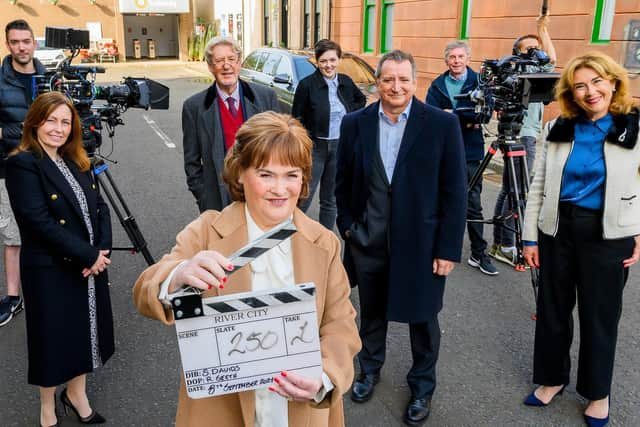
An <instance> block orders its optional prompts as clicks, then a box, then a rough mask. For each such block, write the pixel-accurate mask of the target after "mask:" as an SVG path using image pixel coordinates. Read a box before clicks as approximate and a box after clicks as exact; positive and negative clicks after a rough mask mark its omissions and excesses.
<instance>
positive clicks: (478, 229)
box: [467, 160, 487, 259]
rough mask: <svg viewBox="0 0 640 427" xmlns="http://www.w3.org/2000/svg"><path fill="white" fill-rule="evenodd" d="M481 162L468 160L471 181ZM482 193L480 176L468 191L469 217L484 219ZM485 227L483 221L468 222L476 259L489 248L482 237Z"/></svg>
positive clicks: (472, 253)
mask: <svg viewBox="0 0 640 427" xmlns="http://www.w3.org/2000/svg"><path fill="white" fill-rule="evenodd" d="M480 163H481V161H480V160H472V161H468V162H467V181H471V178H473V175H474V174H475V173H476V170H478V166H480ZM481 193H482V177H480V179H479V180H478V182H477V183H476V185H474V186H473V188H472V189H471V190H470V191H469V193H468V199H467V200H468V201H467V219H474V220H479V219H480V220H481V219H483V216H482V200H480V194H481ZM483 229H484V224H482V223H481V222H467V231H468V233H469V240H470V241H471V255H472V256H473V257H474V258H476V259H480V258H481V257H482V255H484V253H485V252H486V250H487V241H486V240H484V238H483V237H482V232H483Z"/></svg>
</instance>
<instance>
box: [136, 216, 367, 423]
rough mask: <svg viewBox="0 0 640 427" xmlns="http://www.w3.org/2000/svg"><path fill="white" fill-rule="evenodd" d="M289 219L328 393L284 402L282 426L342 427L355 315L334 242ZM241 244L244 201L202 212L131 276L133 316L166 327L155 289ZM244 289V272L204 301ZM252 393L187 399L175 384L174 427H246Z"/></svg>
mask: <svg viewBox="0 0 640 427" xmlns="http://www.w3.org/2000/svg"><path fill="white" fill-rule="evenodd" d="M293 221H294V223H295V225H296V227H297V229H298V232H297V233H296V234H294V235H293V236H292V238H291V249H292V255H293V264H294V276H295V281H296V283H303V282H314V283H315V284H316V305H317V311H318V325H319V329H320V348H321V352H322V368H323V370H324V372H325V373H326V374H327V375H328V376H329V378H330V379H331V381H332V382H333V384H334V385H335V389H334V390H333V391H332V392H331V393H330V394H329V395H327V398H326V399H325V400H324V401H323V402H321V403H320V404H319V405H315V404H313V403H298V402H291V403H289V426H291V427H299V426H309V427H312V426H314V427H315V426H342V425H344V414H343V407H342V394H343V393H344V392H345V391H346V390H348V389H349V387H350V385H351V382H352V380H353V357H354V356H355V354H356V353H357V352H358V351H359V349H360V346H361V344H360V338H359V337H358V331H357V328H356V324H355V320H354V319H355V310H354V308H353V306H352V305H351V302H350V301H349V293H350V288H349V283H348V280H347V275H346V273H345V271H344V268H343V266H342V263H341V261H340V243H339V241H338V239H337V238H336V236H335V235H334V234H333V233H332V232H330V231H328V230H327V229H325V228H324V227H323V226H321V225H320V224H318V223H317V222H315V221H312V220H311V219H309V218H307V217H306V216H305V215H304V214H303V213H302V212H301V211H299V210H298V209H296V211H295V213H294V215H293ZM246 243H247V224H246V217H245V211H244V204H243V203H233V204H231V205H230V206H228V207H227V208H226V209H224V210H223V211H222V212H216V211H206V212H204V213H203V214H202V215H200V217H198V218H197V219H196V220H195V221H193V222H192V223H191V224H189V225H188V226H187V227H186V228H185V229H184V230H182V231H181V232H180V233H179V234H178V236H177V237H176V245H175V246H174V247H173V249H172V250H171V253H170V254H168V255H165V256H164V257H163V258H162V259H161V260H160V261H159V262H158V263H156V264H155V265H153V266H151V267H149V268H148V269H147V270H145V271H144V272H143V273H142V275H140V277H139V278H138V280H137V282H136V284H135V286H134V289H133V298H134V301H135V304H136V306H137V307H138V310H139V311H140V313H142V314H143V315H144V316H147V317H150V318H153V319H158V320H160V321H162V322H164V323H165V324H167V325H170V324H172V323H173V314H172V312H171V311H170V310H167V309H166V308H165V307H164V306H163V305H162V304H161V303H160V302H159V300H158V292H159V289H160V284H161V283H162V282H163V281H164V280H165V279H166V278H167V276H168V275H169V273H170V272H171V270H173V268H175V266H176V265H178V264H179V263H180V262H181V261H183V260H186V259H189V258H191V257H193V256H194V255H195V254H196V253H197V252H199V251H201V250H216V251H219V252H220V253H222V254H223V255H225V256H228V255H230V254H231V253H233V252H234V251H236V250H238V249H239V248H241V247H242V246H243V245H245V244H246ZM250 290H251V270H250V269H249V268H248V267H246V266H245V267H244V268H242V269H240V270H239V271H237V272H235V273H234V274H232V275H231V276H230V277H229V282H228V283H227V284H226V285H225V288H224V289H222V290H217V289H215V288H214V289H212V290H210V291H207V292H205V293H204V294H203V296H205V297H212V296H216V295H228V294H233V293H237V292H246V291H250ZM254 416H255V392H253V391H247V392H242V393H235V394H228V395H223V396H219V397H211V398H206V399H197V400H196V399H190V398H188V397H187V394H186V390H185V384H184V378H183V379H182V381H181V385H180V397H179V401H178V412H177V414H176V426H177V427H186V426H188V427H198V426H212V425H219V426H225V427H233V426H248V427H253V425H254Z"/></svg>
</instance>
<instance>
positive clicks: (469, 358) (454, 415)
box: [0, 63, 640, 427]
mask: <svg viewBox="0 0 640 427" xmlns="http://www.w3.org/2000/svg"><path fill="white" fill-rule="evenodd" d="M201 69H202V67H199V68H198V67H197V66H196V67H195V69H193V68H187V67H185V66H183V65H180V64H177V63H166V64H164V65H153V66H147V65H145V64H134V65H129V66H127V67H125V66H123V65H120V64H117V66H112V67H109V69H108V73H107V74H105V75H104V76H99V80H98V82H99V83H101V82H106V81H108V80H113V79H118V78H119V77H120V76H122V75H135V76H141V75H145V76H147V77H150V78H157V79H160V80H161V81H162V82H163V83H164V84H166V85H167V86H169V87H170V88H171V108H170V110H168V111H141V110H129V111H128V112H127V113H125V114H124V116H123V118H124V121H125V123H126V124H125V126H120V127H118V128H117V129H116V137H117V139H116V141H115V143H114V144H113V146H112V145H111V142H110V141H109V140H108V139H106V140H105V142H104V143H103V146H102V153H103V154H108V153H109V152H111V151H112V148H113V152H112V154H111V155H110V156H108V157H110V158H111V159H113V160H115V161H117V163H114V164H111V165H110V171H111V173H112V175H113V177H114V180H115V181H116V183H117V185H118V187H119V188H120V190H121V191H122V194H123V195H124V197H125V199H126V202H127V203H128V205H129V207H130V208H131V210H132V212H133V214H134V215H135V217H136V219H137V221H138V223H139V226H140V229H141V230H142V232H143V234H144V236H145V237H146V239H147V241H148V244H149V248H150V250H151V253H152V254H153V256H154V257H155V258H156V259H158V258H160V256H161V255H162V254H164V253H166V252H167V251H169V250H170V248H171V246H172V245H173V243H174V237H175V235H176V233H177V232H178V231H179V230H180V229H182V228H183V227H184V226H185V225H186V224H187V223H188V222H190V221H191V220H192V219H193V218H195V216H196V215H197V209H196V205H195V202H194V200H193V198H192V196H191V194H190V193H189V192H188V191H187V189H186V184H185V179H184V172H183V169H182V148H181V147H182V141H181V130H180V108H181V104H182V101H183V100H184V99H185V98H186V97H187V96H189V95H190V94H192V93H195V92H196V91H198V90H201V89H203V88H204V87H206V85H207V84H208V79H207V78H206V77H205V76H203V75H202V74H201V73H200V71H199V70H201ZM153 128H155V129H156V130H157V131H159V132H160V133H157V132H156V131H155V130H154V129H153ZM170 143H173V144H175V148H171V147H170V146H168V145H167V144H169V145H170ZM497 189H498V188H497V186H496V184H494V183H492V182H490V181H487V182H486V185H485V191H484V194H483V197H484V204H485V209H486V211H490V210H491V208H492V205H493V202H494V200H495V197H496V193H497ZM112 216H113V217H114V223H113V227H114V245H117V246H121V245H125V244H127V238H126V235H125V234H124V233H123V231H122V228H121V227H120V225H119V224H118V223H117V220H116V218H115V215H114V214H112ZM311 216H312V217H316V216H317V204H315V203H314V205H313V207H312V212H311ZM489 234H490V229H487V230H486V231H485V236H488V235H489ZM407 244H408V245H410V244H411V242H407ZM464 257H465V258H464V260H465V263H463V264H461V265H459V266H458V267H456V269H455V270H454V272H453V273H452V274H451V276H450V278H449V279H448V280H447V290H446V295H445V306H444V309H443V311H442V313H441V315H440V323H441V328H442V347H441V354H440V361H439V363H438V388H437V390H436V394H435V396H434V399H433V408H432V415H431V417H430V419H429V421H428V425H433V426H467V425H474V426H542V425H546V426H580V425H583V421H582V410H583V408H584V404H585V402H584V400H583V399H582V398H580V397H579V396H578V395H577V394H576V392H575V369H574V375H573V377H572V384H570V385H569V387H568V388H567V392H566V393H565V394H564V395H563V396H562V397H561V398H558V399H556V400H554V402H553V405H551V406H550V407H548V408H528V407H525V406H523V405H522V403H521V402H522V399H523V398H524V396H525V395H526V394H528V393H529V392H530V391H531V388H532V384H531V367H532V355H531V353H532V347H533V330H534V322H533V321H532V320H531V315H532V313H533V296H532V291H531V287H530V284H529V283H530V282H529V276H528V273H518V272H516V271H514V270H513V269H512V268H510V267H508V266H505V265H499V266H498V268H499V270H500V274H499V275H498V276H495V277H488V276H485V275H483V274H482V273H480V272H479V271H478V270H475V269H473V268H471V267H469V266H468V265H466V259H467V257H468V242H467V241H466V242H465V253H464ZM144 268H145V262H144V260H143V258H142V257H141V256H140V255H131V254H129V253H126V252H116V253H115V254H114V256H113V264H112V266H111V267H110V275H111V283H112V288H111V291H112V302H113V310H114V315H115V328H116V346H117V350H116V354H115V356H114V357H113V358H112V359H111V360H110V361H109V363H107V365H106V366H105V367H104V368H101V369H99V370H98V371H97V372H96V373H94V374H92V375H90V376H89V386H88V389H89V397H90V399H91V402H92V403H93V406H94V408H95V409H97V410H98V411H99V412H100V413H102V414H103V415H104V416H105V417H106V418H107V419H108V423H107V425H110V426H171V425H173V420H174V414H175V407H176V398H177V389H178V382H179V377H180V375H181V372H180V360H179V355H178V351H177V345H176V338H175V332H174V330H173V329H172V328H170V327H165V326H163V325H161V324H160V323H159V322H156V321H151V320H148V319H145V318H143V317H142V316H140V315H139V314H138V313H137V311H136V309H135V308H134V306H133V302H132V298H131V288H132V285H133V283H134V281H135V279H136V278H137V276H138V275H139V274H140V272H141V271H142V270H143V269H144ZM639 285H640V274H639V273H638V269H637V268H635V269H634V271H632V274H631V278H630V280H629V282H628V284H627V289H626V291H625V292H626V293H625V305H624V311H623V316H622V321H621V324H620V332H619V339H618V351H617V358H616V359H617V360H616V369H615V374H614V384H613V392H612V407H611V417H612V422H611V425H618V426H637V425H640V411H639V410H638V401H639V400H640V385H639V384H640V368H639V367H638V353H639V351H640V339H639V338H638V333H637V331H638V328H637V327H636V325H637V324H638V322H639V321H640V311H638V310H637V309H636V307H637V306H638V305H639V303H640V290H639ZM352 299H353V301H354V304H355V305H356V307H357V305H358V301H357V295H356V293H354V295H353V297H352ZM578 336H579V335H578V331H577V330H576V339H575V344H574V348H573V357H574V358H573V360H574V365H576V363H575V361H576V348H577V343H578V339H579V338H578ZM387 348H388V353H387V363H386V365H385V368H384V369H383V371H382V380H381V382H380V383H379V385H378V386H377V388H376V391H375V395H374V398H373V399H372V400H371V401H370V402H369V403H366V404H361V405H357V404H354V403H352V402H351V401H350V400H349V399H348V396H347V398H345V414H346V420H347V425H348V426H380V427H382V426H396V425H402V423H401V418H402V414H403V411H404V407H405V404H406V400H407V399H408V397H409V391H408V387H407V385H406V381H405V375H406V372H407V371H408V369H409V366H410V363H411V352H410V347H409V338H408V328H407V327H406V325H401V324H392V325H391V327H390V333H389V337H388V347H387ZM0 350H1V351H2V353H1V358H2V363H1V364H0V425H1V426H29V425H31V426H32V425H35V424H36V423H37V422H38V413H39V406H38V405H39V404H38V391H37V388H36V387H34V386H30V385H27V384H26V340H25V324H24V315H23V314H21V315H19V316H18V317H17V318H16V319H15V320H14V321H12V322H11V323H10V324H9V325H7V326H5V327H3V328H0ZM59 419H60V420H62V421H63V423H64V425H75V424H76V423H77V422H76V421H75V419H74V418H72V417H64V418H62V417H60V418H59ZM211 425H212V426H213V425H219V424H217V423H215V421H212V424H211Z"/></svg>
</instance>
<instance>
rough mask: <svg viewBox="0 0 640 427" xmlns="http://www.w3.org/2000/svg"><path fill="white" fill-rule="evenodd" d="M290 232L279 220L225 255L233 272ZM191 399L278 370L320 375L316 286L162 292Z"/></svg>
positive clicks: (237, 388)
mask: <svg viewBox="0 0 640 427" xmlns="http://www.w3.org/2000/svg"><path fill="white" fill-rule="evenodd" d="M295 232H296V228H295V225H294V224H293V222H292V221H291V220H289V221H286V222H284V223H282V224H280V225H279V226H277V227H275V228H274V229H272V230H270V231H269V232H267V233H265V234H264V235H262V236H261V237H259V238H258V239H256V240H255V241H253V242H250V243H249V244H248V245H246V246H244V247H242V248H241V249H240V250H238V251H236V252H235V253H234V254H232V255H231V256H229V259H230V260H231V262H232V263H233V266H234V268H233V270H232V271H231V272H230V273H228V274H232V273H233V272H235V271H237V270H238V269H240V268H242V267H244V266H246V265H247V264H249V263H250V262H251V261H253V260H254V259H256V258H258V257H259V256H261V255H263V254H264V253H265V252H267V251H269V250H270V249H272V248H274V247H276V246H277V245H278V244H279V243H281V242H283V241H284V240H285V239H288V238H290V237H291V235H293V234H294V233H295ZM165 299H166V301H165V302H170V304H171V307H172V309H173V313H174V318H175V319H176V322H175V326H176V333H177V335H178V345H179V348H180V356H181V359H182V368H183V371H184V377H185V384H186V388H187V394H188V395H189V397H190V398H192V399H200V398H203V397H211V396H218V395H222V394H227V393H236V392H241V391H246V390H253V389H256V388H265V387H268V386H269V385H270V384H271V383H272V382H273V377H274V376H276V375H278V374H279V373H280V372H281V371H283V370H286V371H294V372H297V373H300V374H304V375H307V376H311V377H316V378H319V377H321V376H322V364H321V356H320V340H319V336H318V323H317V315H316V303H315V285H314V284H313V283H303V284H301V285H296V286H291V287H287V288H278V289H271V290H266V291H255V292H243V293H237V294H233V295H225V296H220V297H213V298H201V296H200V291H199V290H198V289H194V288H190V287H188V288H184V289H183V290H181V291H179V292H176V293H174V294H171V295H168V296H165Z"/></svg>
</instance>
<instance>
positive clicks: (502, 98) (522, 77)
mask: <svg viewBox="0 0 640 427" xmlns="http://www.w3.org/2000/svg"><path fill="white" fill-rule="evenodd" d="M514 53H518V52H517V51H516V48H515V45H514ZM548 63H549V57H548V56H547V54H546V53H545V52H543V51H542V50H539V49H535V48H531V49H529V50H528V51H527V52H523V53H520V54H518V55H515V54H514V55H509V56H505V57H503V58H501V59H499V60H498V59H487V60H485V61H483V62H482V65H481V67H480V73H479V76H478V88H477V89H475V90H473V91H471V92H470V93H467V94H463V95H458V96H457V97H456V98H458V99H466V100H471V101H472V102H473V103H474V104H476V105H475V108H469V109H464V110H474V111H475V113H476V119H477V121H478V123H483V124H486V123H488V122H489V121H490V120H491V118H492V117H493V114H494V113H495V114H496V117H497V119H498V135H497V138H496V139H495V140H494V142H492V143H491V146H490V148H489V150H488V152H487V154H486V155H485V157H484V159H483V160H482V162H481V163H480V166H479V167H478V170H477V171H476V173H475V174H474V176H473V177H472V178H471V180H470V181H469V187H468V188H469V190H471V189H472V188H473V187H474V186H475V185H476V184H477V182H478V180H479V179H480V178H481V177H482V174H483V173H484V171H485V169H486V167H487V165H488V164H489V162H490V161H491V159H492V158H493V156H494V154H495V153H497V152H498V150H500V151H502V154H503V157H504V169H505V170H504V173H505V174H506V176H507V178H508V179H507V183H508V198H507V200H506V201H505V203H508V206H509V212H508V213H507V214H506V215H497V216H494V217H493V218H491V219H489V220H484V219H482V220H469V221H470V222H482V223H485V224H494V225H495V226H498V227H503V228H504V229H506V230H508V231H512V232H514V234H515V241H516V254H517V260H516V270H519V271H524V270H525V265H524V257H523V256H522V250H523V244H522V228H523V218H524V207H525V204H526V200H527V195H528V192H529V179H530V175H529V170H528V168H527V162H526V150H525V147H524V146H523V145H522V144H520V143H519V141H518V135H519V134H520V129H521V127H522V122H523V120H524V116H525V111H526V110H527V108H528V106H529V104H530V103H532V102H542V103H544V104H548V103H549V102H551V101H553V88H554V85H555V83H556V81H557V79H558V76H559V74H558V73H540V72H531V71H532V70H536V71H538V70H540V69H541V67H543V66H545V65H546V64H548ZM458 110H461V109H458ZM510 224H513V225H510ZM531 283H532V286H533V292H534V296H535V298H536V299H537V287H538V273H537V270H536V269H534V268H532V269H531Z"/></svg>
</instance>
